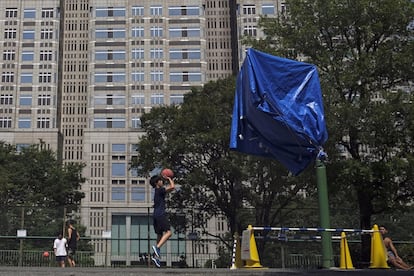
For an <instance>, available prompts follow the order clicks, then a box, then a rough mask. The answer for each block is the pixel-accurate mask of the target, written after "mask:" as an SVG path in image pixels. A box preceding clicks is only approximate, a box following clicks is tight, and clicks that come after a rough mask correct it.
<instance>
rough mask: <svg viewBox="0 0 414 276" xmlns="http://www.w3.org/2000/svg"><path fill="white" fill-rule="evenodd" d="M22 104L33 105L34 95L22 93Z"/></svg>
mask: <svg viewBox="0 0 414 276" xmlns="http://www.w3.org/2000/svg"><path fill="white" fill-rule="evenodd" d="M19 104H20V105H21V106H24V105H32V95H23V94H22V95H20V102H19Z"/></svg>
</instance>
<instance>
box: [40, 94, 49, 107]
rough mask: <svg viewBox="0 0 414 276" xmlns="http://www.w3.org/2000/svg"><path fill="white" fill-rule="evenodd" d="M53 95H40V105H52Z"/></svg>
mask: <svg viewBox="0 0 414 276" xmlns="http://www.w3.org/2000/svg"><path fill="white" fill-rule="evenodd" d="M51 102H52V97H51V96H50V95H39V97H38V98H37V104H38V105H51Z"/></svg>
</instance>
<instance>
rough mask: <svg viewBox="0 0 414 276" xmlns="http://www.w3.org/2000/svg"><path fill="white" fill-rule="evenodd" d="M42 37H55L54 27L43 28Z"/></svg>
mask: <svg viewBox="0 0 414 276" xmlns="http://www.w3.org/2000/svg"><path fill="white" fill-rule="evenodd" d="M40 39H53V29H41V30H40Z"/></svg>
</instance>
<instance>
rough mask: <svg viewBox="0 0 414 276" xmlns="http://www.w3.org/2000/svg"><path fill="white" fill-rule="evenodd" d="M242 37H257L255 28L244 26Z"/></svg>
mask: <svg viewBox="0 0 414 276" xmlns="http://www.w3.org/2000/svg"><path fill="white" fill-rule="evenodd" d="M243 33H244V35H249V36H257V29H256V26H244V30H243Z"/></svg>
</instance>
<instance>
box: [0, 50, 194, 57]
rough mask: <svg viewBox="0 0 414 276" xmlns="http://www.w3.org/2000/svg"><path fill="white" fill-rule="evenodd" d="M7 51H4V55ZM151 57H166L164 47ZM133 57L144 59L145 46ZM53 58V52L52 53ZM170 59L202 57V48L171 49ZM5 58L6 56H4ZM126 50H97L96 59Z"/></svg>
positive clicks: (120, 55) (153, 52)
mask: <svg viewBox="0 0 414 276" xmlns="http://www.w3.org/2000/svg"><path fill="white" fill-rule="evenodd" d="M4 54H5V53H3V55H4ZM149 54H150V59H162V58H164V49H162V48H152V49H150V53H149ZM131 57H132V59H133V60H136V59H144V58H145V51H144V49H143V48H134V49H132V51H131ZM50 58H52V53H50ZM169 58H170V59H180V60H182V59H196V60H200V59H201V51H200V49H171V50H169ZM3 59H4V58H3ZM125 59H126V51H124V50H97V51H96V52H95V60H125Z"/></svg>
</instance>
